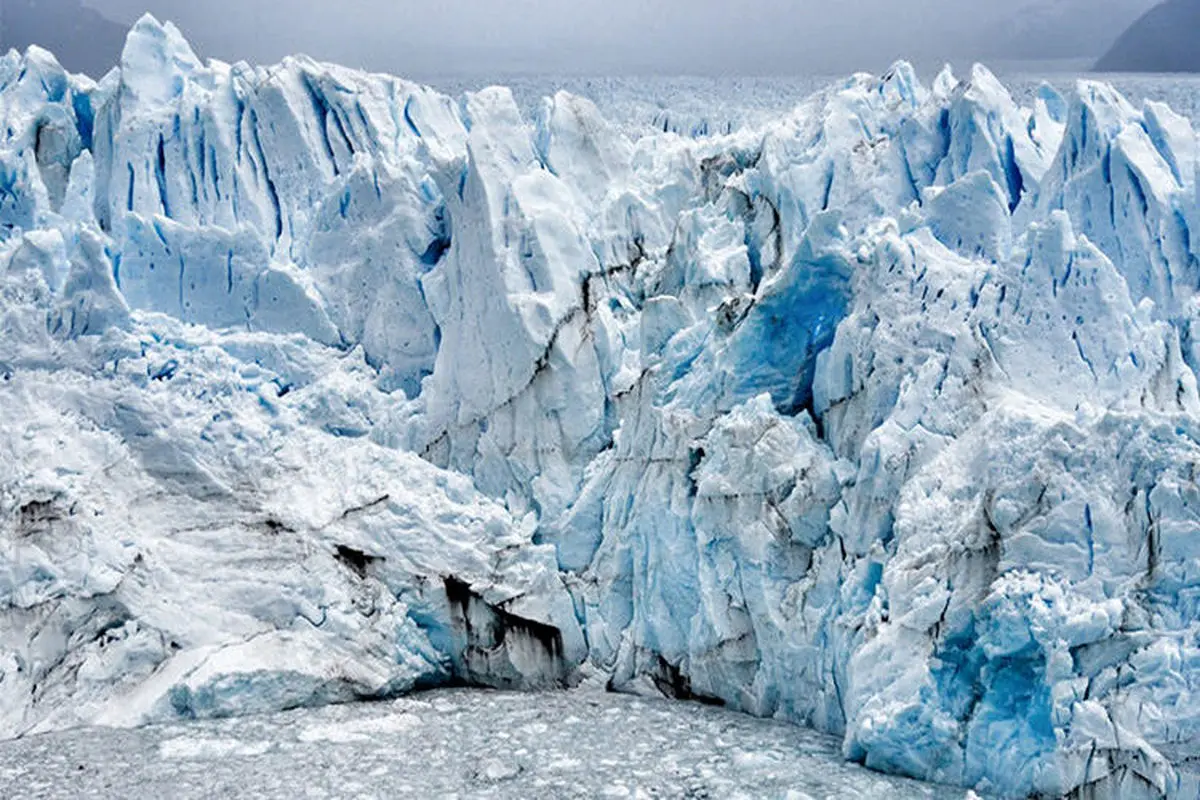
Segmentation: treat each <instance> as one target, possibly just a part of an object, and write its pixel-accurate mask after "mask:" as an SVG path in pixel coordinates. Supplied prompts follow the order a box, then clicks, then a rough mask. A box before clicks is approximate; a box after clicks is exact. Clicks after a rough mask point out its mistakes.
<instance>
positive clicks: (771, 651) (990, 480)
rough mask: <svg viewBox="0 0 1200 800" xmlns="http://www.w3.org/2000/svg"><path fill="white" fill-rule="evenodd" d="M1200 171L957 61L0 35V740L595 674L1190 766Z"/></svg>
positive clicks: (923, 752)
mask: <svg viewBox="0 0 1200 800" xmlns="http://www.w3.org/2000/svg"><path fill="white" fill-rule="evenodd" d="M1198 154H1200V148H1198V146H1197V137H1196V133H1195V131H1194V130H1193V129H1192V126H1191V125H1190V123H1189V122H1187V121H1186V120H1184V119H1182V118H1180V117H1178V116H1177V115H1175V114H1173V113H1172V112H1171V111H1170V110H1169V109H1167V108H1166V107H1163V106H1161V105H1156V104H1152V103H1150V104H1147V105H1146V106H1145V107H1143V108H1134V107H1132V106H1131V105H1130V104H1129V103H1128V102H1127V101H1126V100H1125V99H1124V98H1122V97H1121V96H1119V95H1118V94H1117V93H1116V92H1115V91H1113V90H1112V89H1111V88H1109V87H1107V86H1105V85H1102V84H1094V83H1086V82H1085V83H1081V84H1080V85H1079V86H1078V88H1077V90H1076V91H1075V92H1073V93H1072V94H1071V95H1070V96H1069V97H1061V96H1059V95H1058V94H1056V93H1055V92H1053V91H1052V90H1050V89H1045V90H1043V91H1042V92H1041V93H1039V95H1038V96H1037V98H1036V100H1035V102H1034V104H1033V106H1032V107H1030V108H1021V107H1018V106H1017V105H1016V104H1015V103H1014V102H1013V100H1012V98H1011V97H1010V96H1009V94H1008V92H1007V91H1006V90H1005V89H1004V87H1003V86H1002V85H1001V84H1000V83H999V82H998V81H997V80H996V79H995V78H994V77H993V76H992V75H991V74H989V73H988V72H987V71H986V70H984V69H982V68H976V69H975V70H974V71H973V72H972V74H971V76H970V77H969V78H968V79H966V80H959V79H957V78H955V77H954V76H953V75H951V74H950V73H949V72H945V73H943V74H942V75H940V76H939V77H938V78H937V80H936V81H934V83H933V85H932V86H931V87H925V86H923V85H922V84H921V83H920V82H919V81H918V80H917V78H916V76H915V75H914V73H913V70H912V69H911V68H909V67H908V66H907V65H904V64H900V65H897V66H896V67H895V68H894V69H893V70H892V71H891V72H889V73H888V74H887V75H885V76H883V77H882V78H875V77H870V76H865V75H859V76H855V77H853V78H850V79H847V80H845V81H843V82H841V83H839V84H837V85H834V86H831V87H830V88H829V89H828V90H826V91H824V92H822V93H820V94H818V95H816V96H815V97H813V98H812V99H811V100H809V101H807V102H806V103H805V104H803V105H802V106H800V107H799V108H797V109H796V110H795V111H794V112H793V113H791V114H789V115H787V116H786V117H784V118H782V119H780V120H778V121H777V122H775V123H773V124H771V125H768V126H765V127H763V128H761V129H758V130H752V131H743V132H740V133H737V134H734V135H731V136H724V137H706V138H697V139H691V138H682V137H679V136H675V135H673V134H664V135H661V136H654V137H648V138H644V139H641V140H639V141H631V140H629V139H628V138H626V137H625V136H623V135H622V134H621V133H619V132H618V131H616V130H614V129H613V128H612V127H611V126H610V125H608V124H607V123H606V122H605V120H604V119H603V118H602V116H601V115H600V114H599V113H598V112H597V111H596V109H595V108H594V107H593V106H592V105H591V104H590V103H589V102H587V101H586V100H582V99H579V98H576V97H571V96H569V95H565V94H559V95H558V96H556V97H554V98H552V99H548V100H547V101H546V102H545V103H544V105H543V107H542V109H541V111H540V113H538V114H537V115H535V117H534V118H533V119H526V118H524V117H523V116H522V115H521V113H520V112H519V111H518V108H517V106H516V104H515V103H514V101H513V98H512V96H511V94H510V93H509V92H507V91H506V90H504V89H489V90H486V91H483V92H479V93H475V94H468V95H466V96H465V97H463V98H462V99H452V98H448V97H444V96H441V95H439V94H437V93H435V92H433V91H431V90H429V89H426V88H423V87H420V86H417V85H414V84H410V83H406V82H404V81H401V80H397V79H394V78H390V77H386V76H379V75H367V74H363V73H359V72H354V71H351V70H346V69H342V68H339V67H334V66H328V65H321V64H317V63H314V62H312V61H310V60H307V59H304V58H297V59H290V60H287V61H285V62H283V63H282V64H280V65H278V66H275V67H272V68H269V69H267V68H258V67H251V66H248V65H246V64H237V65H232V66H231V65H226V64H222V63H218V62H209V63H207V64H202V63H200V62H199V60H198V59H197V58H196V57H195V55H194V54H193V53H192V51H191V49H190V47H189V46H188V45H187V43H186V42H185V41H184V40H183V38H182V37H181V36H180V35H179V33H178V31H176V30H175V29H174V28H173V27H172V26H170V25H162V24H159V23H158V22H156V21H155V20H153V19H152V18H145V19H143V20H142V21H141V22H139V23H138V25H137V26H136V27H135V28H134V29H133V31H132V32H131V34H130V36H129V39H128V42H127V44H126V47H125V51H124V54H123V56H122V59H121V65H120V69H119V70H116V71H114V72H112V73H110V74H109V75H107V76H106V77H104V78H103V79H102V80H101V81H100V82H99V83H96V82H93V81H91V80H88V79H86V78H82V77H78V76H71V75H68V74H66V73H65V72H64V71H63V70H62V69H61V68H60V67H59V65H58V64H57V62H56V61H55V60H54V58H53V57H52V56H51V55H50V54H48V53H46V52H44V51H41V50H38V49H36V48H35V49H31V50H30V51H28V52H27V53H25V54H24V55H20V54H17V53H10V54H9V55H7V56H4V57H0V331H2V333H0V453H2V454H3V457H0V620H2V624H0V637H2V639H3V643H4V647H3V648H0V732H3V733H4V734H7V735H22V734H25V733H29V732H33V731H39V730H48V729H53V728H58V727H63V726H67V725H73V724H79V723H83V722H99V723H107V724H140V723H144V722H148V721H153V720H160V719H166V718H172V717H179V716H184V717H187V716H219V715H228V714H238V713H246V712H250V711H255V710H268V709H277V708H284V707H291V706H298V705H305V704H313V703H322V702H335V701H339V700H346V699H352V698H356V697H373V696H383V695H389V694H395V693H399V692H403V691H407V690H411V689H413V688H419V687H422V686H431V685H439V684H444V683H448V682H451V681H460V682H461V681H465V682H468V683H472V684H482V685H500V686H513V687H536V686H554V685H562V684H565V683H571V682H575V681H578V680H581V679H600V680H605V681H607V682H609V683H610V685H611V686H613V687H614V688H616V689H621V690H636V691H659V692H664V693H667V694H670V695H674V696H678V697H685V698H700V699H706V700H711V701H716V702H723V703H725V704H727V705H730V706H732V707H735V708H739V709H743V710H746V711H748V712H751V713H754V714H759V715H763V716H775V717H779V718H783V719H788V720H792V721H795V722H799V723H806V724H812V725H815V726H817V727H819V728H822V729H824V730H827V731H832V732H835V733H838V734H841V735H843V736H844V741H845V752H846V755H847V756H848V757H849V758H852V759H855V760H857V761H861V762H863V763H865V764H867V765H868V766H871V767H874V768H877V769H881V770H886V771H892V772H898V773H902V774H906V775H912V776H916V777H920V778H924V779H929V780H936V781H943V782H948V783H954V784H958V785H963V786H970V787H975V788H977V789H980V790H982V791H985V792H990V793H994V794H997V795H1000V796H1013V797H1017V796H1025V795H1028V794H1032V793H1042V794H1046V795H1059V794H1070V793H1075V794H1076V795H1077V796H1081V797H1082V796H1105V793H1107V794H1108V795H1110V796H1122V797H1138V796H1145V797H1159V796H1163V795H1175V796H1180V797H1183V796H1188V794H1187V793H1189V792H1194V791H1196V789H1197V780H1196V777H1195V766H1194V765H1195V757H1196V755H1197V753H1198V752H1200V702H1198V700H1200V697H1198V693H1200V640H1198V637H1200V517H1198V513H1200V490H1198V488H1197V485H1196V482H1195V478H1196V473H1197V467H1198V465H1200V397H1198V395H1197V382H1196V377H1195V370H1196V368H1197V366H1198V365H1200V351H1198V350H1197V347H1198V343H1197V341H1196V339H1195V338H1194V337H1193V331H1194V325H1196V323H1197V320H1200V303H1198V301H1197V298H1196V295H1197V291H1198V287H1200V265H1198V263H1197V257H1198V254H1200V235H1198V233H1200V214H1198V210H1200V204H1198V202H1197V185H1198V184H1197V165H1198V157H1200V156H1198Z"/></svg>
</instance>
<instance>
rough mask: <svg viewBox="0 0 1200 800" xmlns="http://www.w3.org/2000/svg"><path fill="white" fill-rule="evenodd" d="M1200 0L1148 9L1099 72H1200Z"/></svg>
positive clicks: (1182, 0) (1099, 66)
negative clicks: (1198, 36) (1199, 34)
mask: <svg viewBox="0 0 1200 800" xmlns="http://www.w3.org/2000/svg"><path fill="white" fill-rule="evenodd" d="M1197 32H1200V0H1168V1H1167V2H1165V3H1163V4H1162V5H1159V6H1155V7H1154V8H1152V9H1151V10H1150V11H1148V12H1146V14H1145V15H1144V16H1142V18H1141V19H1139V20H1138V21H1137V22H1135V23H1134V24H1133V26H1132V27H1130V28H1129V30H1127V31H1126V32H1125V33H1124V34H1122V36H1121V37H1120V38H1119V39H1118V40H1117V43H1116V44H1115V45H1113V47H1112V49H1111V50H1109V52H1108V54H1107V55H1105V56H1104V57H1103V58H1101V59H1100V61H1099V62H1097V64H1096V69H1097V70H1098V71H1100V72H1200V47H1198V46H1197V44H1196V35H1197Z"/></svg>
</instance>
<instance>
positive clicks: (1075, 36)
mask: <svg viewBox="0 0 1200 800" xmlns="http://www.w3.org/2000/svg"><path fill="white" fill-rule="evenodd" d="M1156 2H1157V0H1109V2H1107V3H1105V4H1104V8H1103V10H1102V11H1100V10H1098V9H1097V8H1096V6H1097V2H1096V0H1038V1H1037V2H1026V3H1024V4H1021V5H1017V7H1015V8H1013V9H1011V10H1010V11H1007V12H1005V13H1004V16H1003V17H1002V18H1001V19H999V20H997V21H996V23H995V24H994V25H988V26H986V27H987V30H986V33H985V34H984V35H983V36H984V38H983V40H982V41H981V42H980V44H979V49H980V51H981V54H982V55H983V56H984V57H986V58H1004V59H1029V60H1049V59H1070V58H1088V59H1092V58H1096V57H1097V56H1099V55H1100V54H1101V53H1104V52H1105V51H1107V50H1108V48H1109V47H1111V46H1112V44H1113V42H1115V41H1116V40H1117V37H1118V36H1120V35H1121V33H1122V32H1123V31H1125V30H1126V29H1127V28H1128V27H1129V25H1130V24H1132V23H1133V22H1134V21H1135V20H1137V19H1138V17H1139V16H1141V15H1142V14H1144V13H1145V12H1146V11H1147V10H1148V9H1150V8H1151V7H1152V6H1153V5H1154V4H1155V3H1156Z"/></svg>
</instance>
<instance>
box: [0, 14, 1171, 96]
mask: <svg viewBox="0 0 1200 800" xmlns="http://www.w3.org/2000/svg"><path fill="white" fill-rule="evenodd" d="M81 3H82V6H83V7H82V8H81V6H80V4H81ZM1153 4H1154V0H905V2H902V3H896V2H890V1H889V0H839V2H837V3H830V2H826V0H759V1H758V2H755V3H744V2H741V1H740V0H649V1H647V0H574V2H570V3H563V2H561V1H560V0H439V2H436V3H431V2H428V0H341V1H340V2H330V0H206V2H203V3H197V2H194V0H0V14H2V15H3V16H0V46H2V47H4V48H7V47H10V46H16V47H24V46H25V45H27V44H28V43H29V41H25V40H28V39H30V38H33V37H36V38H37V39H41V40H45V41H44V42H41V43H45V44H47V45H49V46H50V47H51V49H54V50H56V51H65V54H64V55H62V58H63V60H64V61H65V62H68V63H67V65H68V67H72V68H86V69H88V70H89V71H93V72H94V71H96V70H97V69H98V68H99V67H98V65H101V64H108V63H115V61H116V58H117V53H118V52H119V40H118V39H115V38H114V31H116V32H117V33H119V30H120V29H119V28H117V27H116V26H113V27H111V28H104V29H103V30H99V28H103V23H102V21H100V20H101V16H100V15H103V17H104V18H107V19H109V20H112V21H113V22H115V23H116V24H117V25H119V26H121V27H128V25H129V24H131V23H132V22H133V21H134V20H136V19H137V17H139V16H140V15H141V14H142V13H144V12H146V11H150V12H152V13H154V14H155V15H156V16H158V17H159V18H160V19H169V20H172V21H174V22H176V23H177V24H178V25H179V26H180V27H181V28H182V29H183V30H184V32H185V33H186V34H187V35H188V37H189V38H190V39H191V40H192V41H193V43H194V44H195V45H196V47H197V49H198V50H199V51H200V52H201V54H202V55H205V56H211V57H216V58H221V59H223V60H227V61H231V60H238V59H246V60H250V61H253V62H258V63H273V62H276V61H278V60H279V59H281V58H282V57H283V56H285V55H288V54H291V53H297V52H304V53H307V54H309V55H312V56H314V57H316V58H319V59H322V60H330V61H337V62H339V63H344V64H347V65H350V66H356V67H364V68H368V69H373V70H379V71H387V72H394V73H401V74H405V75H411V76H414V77H419V78H426V77H433V76H439V75H479V74H494V75H498V76H502V75H509V74H539V73H542V74H544V73H554V74H620V75H629V74H659V75H681V74H699V75H730V74H736V75H764V74H775V75H779V74H813V73H819V74H840V73H844V72H849V71H853V70H858V69H865V70H872V71H877V70H881V69H883V68H885V67H886V66H887V65H888V64H889V63H891V62H892V61H893V60H895V59H897V58H906V59H909V60H912V61H914V62H917V63H918V64H928V65H933V64H937V63H940V62H941V61H944V60H951V61H955V62H956V63H965V62H969V61H970V60H973V59H983V60H987V61H990V62H997V61H1001V62H1002V61H1008V60H1029V59H1036V60H1042V61H1049V60H1059V59H1073V60H1074V63H1076V64H1089V63H1090V62H1091V61H1092V60H1094V59H1095V58H1096V57H1098V56H1099V55H1100V54H1101V53H1103V52H1104V51H1105V50H1106V49H1107V47H1108V45H1109V44H1111V42H1112V41H1113V40H1115V39H1116V37H1117V36H1118V35H1119V34H1120V33H1121V32H1122V31H1123V30H1124V29H1125V28H1126V26H1127V25H1128V24H1129V23H1130V22H1132V21H1133V20H1134V19H1135V18H1136V17H1137V16H1138V15H1139V14H1140V13H1142V12H1143V11H1145V10H1146V9H1147V8H1149V7H1150V6H1152V5H1153ZM89 10H90V11H95V12H98V14H96V15H94V17H92V16H88V15H87V14H86V12H87V11H89ZM81 12H84V13H81ZM89 25H92V26H97V28H98V32H96V33H93V34H90V35H89V34H88V33H87V32H86V31H85V32H84V33H83V34H82V35H79V36H76V37H75V38H74V39H70V40H67V37H66V35H65V34H64V33H63V32H64V31H67V32H69V31H70V30H71V29H72V28H77V27H80V26H83V27H87V26H89ZM31 32H32V37H31ZM54 39H59V40H62V41H52V40H54ZM79 65H82V67H81V66H79Z"/></svg>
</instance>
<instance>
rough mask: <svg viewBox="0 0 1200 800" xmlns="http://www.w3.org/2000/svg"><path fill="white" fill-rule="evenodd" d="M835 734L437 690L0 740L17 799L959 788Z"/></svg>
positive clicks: (707, 714) (717, 717)
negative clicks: (877, 760)
mask: <svg viewBox="0 0 1200 800" xmlns="http://www.w3.org/2000/svg"><path fill="white" fill-rule="evenodd" d="M838 750H839V748H838V742H837V740H835V739H832V738H830V737H826V736H822V735H820V734H816V733H813V732H811V731H806V730H803V729H800V728H795V727H792V726H789V725H784V724H781V723H775V722H769V721H762V720H756V719H752V718H750V717H746V716H743V715H740V714H734V713H731V712H728V711H724V710H721V709H716V708H710V707H707V706H701V705H697V704H690V703H672V702H668V701H659V700H645V699H640V698H635V697H627V696H622V695H613V694H603V693H600V692H591V691H577V692H561V693H554V694H541V695H517V694H504V693H492V692H473V691H466V690H461V691H460V690H455V691H439V692H433V693H430V694H425V695H420V696H417V697H414V698H406V699H402V700H398V701H395V702H392V703H373V704H360V705H351V706H340V707H332V708H325V709H319V710H301V711H291V712H287V713H284V714H277V715H272V716H265V717H252V718H246V719H231V720H219V721H211V722H195V723H187V724H179V725H168V726H158V727H152V728H145V729H141V730H108V729H85V730H78V731H70V732H66V733H58V734H52V735H48V736H38V737H31V738H28V739H23V740H18V741H14V742H4V743H0V796H2V797H4V798H6V800H9V799H11V800H24V799H25V798H114V799H115V798H121V799H122V800H124V799H125V798H168V797H169V798H225V797H228V798H234V797H236V798H298V797H303V798H332V797H338V798H343V797H345V798H350V797H352V798H370V797H388V798H399V797H414V798H416V797H420V798H427V797H445V798H451V797H459V798H489V797H495V798H569V797H646V798H684V797H689V798H735V797H748V798H751V797H752V798H769V797H780V798H794V799H795V800H803V799H804V798H821V799H822V800H823V799H824V798H847V797H850V798H855V797H869V798H886V800H907V799H908V798H962V797H963V792H962V791H961V790H954V789H945V788H942V787H935V786H930V785H925V784H920V783H916V782H912V781H906V780H901V779H898V778H889V777H886V776H882V775H878V774H876V773H872V772H868V771H867V770H865V769H862V768H860V767H857V766H854V765H849V764H845V763H843V762H842V761H841V760H840V758H839V753H838Z"/></svg>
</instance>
